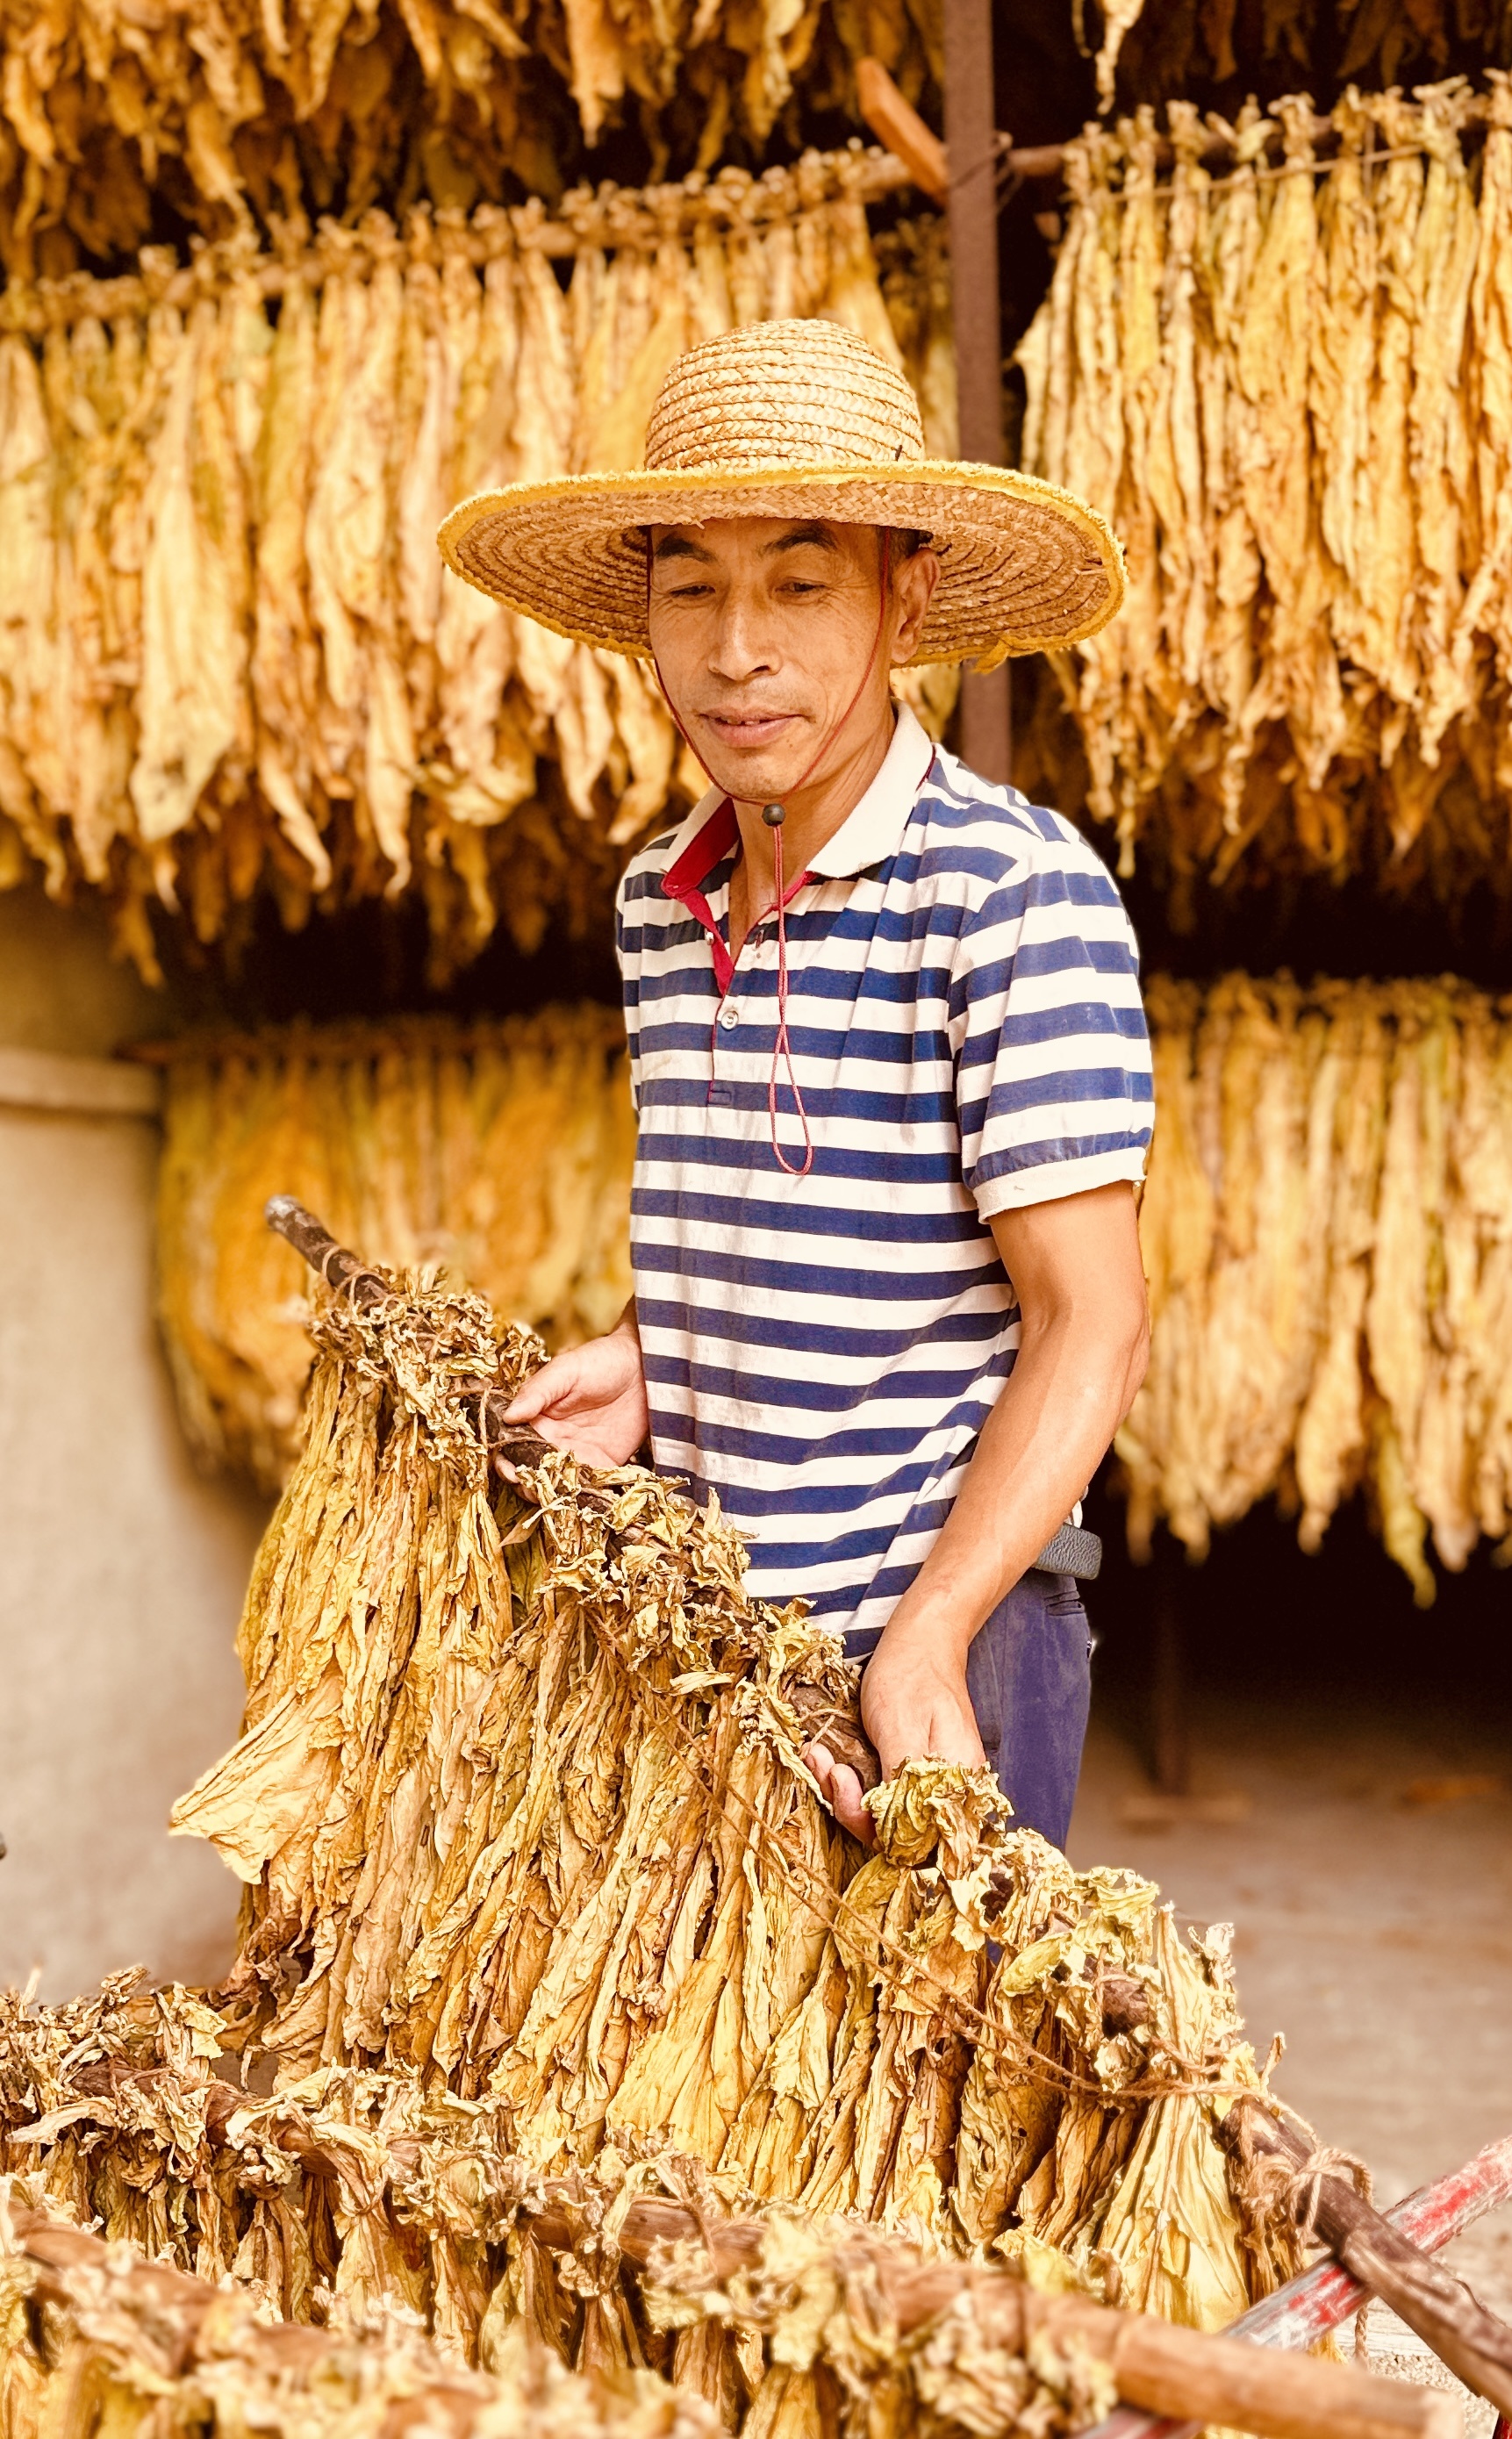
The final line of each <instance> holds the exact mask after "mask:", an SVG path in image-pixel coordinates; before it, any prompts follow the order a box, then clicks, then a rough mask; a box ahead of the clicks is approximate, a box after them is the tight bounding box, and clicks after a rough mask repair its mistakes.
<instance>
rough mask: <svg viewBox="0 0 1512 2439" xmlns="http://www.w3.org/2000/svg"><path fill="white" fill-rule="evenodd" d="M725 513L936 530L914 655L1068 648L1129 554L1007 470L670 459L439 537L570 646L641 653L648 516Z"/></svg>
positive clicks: (1086, 511) (1100, 615)
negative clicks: (931, 579) (689, 463)
mask: <svg viewBox="0 0 1512 2439" xmlns="http://www.w3.org/2000/svg"><path fill="white" fill-rule="evenodd" d="M722 517H780V518H784V519H804V518H821V517H822V518H825V519H827V521H828V522H830V523H831V524H836V525H891V526H894V527H910V526H911V527H914V528H916V530H918V531H921V532H924V533H927V534H929V535H931V536H932V537H933V540H934V547H935V548H936V549H937V550H938V551H939V553H940V580H939V583H938V585H937V587H936V588H935V593H934V600H933V602H932V603H931V605H930V614H929V616H928V618H927V620H926V621H925V624H924V629H923V632H922V633H921V635H920V637H919V645H918V650H916V653H915V654H914V660H915V662H916V663H917V662H922V661H959V660H979V659H985V660H987V661H988V662H989V663H990V662H991V661H993V660H997V659H1001V658H1003V657H1004V656H1005V655H1006V654H1009V653H1023V652H1046V651H1059V650H1064V649H1065V648H1066V647H1067V646H1068V645H1071V644H1078V643H1081V642H1083V641H1084V640H1085V639H1086V637H1087V636H1089V635H1094V634H1095V633H1096V632H1097V630H1098V628H1099V627H1103V626H1106V625H1107V623H1108V620H1109V619H1110V618H1112V616H1113V615H1114V614H1115V612H1116V611H1117V610H1118V608H1119V605H1120V603H1121V602H1122V600H1123V597H1124V569H1123V558H1122V554H1121V553H1120V551H1119V547H1118V544H1117V543H1116V542H1115V541H1114V539H1113V536H1112V532H1111V531H1110V530H1109V527H1108V525H1106V523H1105V522H1104V520H1103V519H1102V518H1101V517H1100V516H1099V515H1098V514H1097V512H1096V510H1095V509H1094V508H1090V507H1087V505H1086V503H1085V502H1084V501H1081V500H1078V499H1076V498H1074V497H1073V495H1072V494H1071V493H1070V492H1069V491H1061V490H1057V489H1056V488H1055V486H1054V485H1053V484H1050V483H1041V482H1040V481H1039V480H1037V478H1036V477H1035V476H1034V475H1032V474H1021V473H1018V472H1014V471H1013V470H1011V469H1007V468H1004V467H1000V466H973V465H969V464H960V463H956V462H954V461H946V460H934V459H930V458H914V459H911V460H910V461H908V462H907V463H906V464H903V465H897V464H895V465H887V466H876V467H870V466H857V465H855V464H850V465H840V466H835V465H830V466H792V465H785V466H784V465H774V466H747V467H740V468H738V469H737V468H732V467H729V466H720V467H710V468H709V469H707V470H706V471H705V470H703V469H702V468H691V469H690V468H686V467H668V468H667V469H665V470H661V469H659V470H657V471H656V472H646V471H644V470H638V471H636V472H631V473H623V474H566V475H560V476H558V477H557V478H556V479H555V480H553V481H551V482H546V483H514V484H511V485H509V486H508V487H507V489H506V490H498V491H483V492H480V493H479V494H478V496H477V497H476V498H475V499H471V500H465V501H464V502H463V503H462V505H461V507H457V508H454V509H453V511H452V513H451V515H450V516H449V517H448V518H447V520H446V523H445V524H444V525H442V527H441V530H440V533H439V535H438V537H437V539H438V541H439V543H440V547H441V553H442V556H443V557H444V559H445V561H446V563H447V565H448V566H449V567H450V568H452V569H453V571H454V573H455V574H456V575H458V576H460V577H463V578H465V579H466V580H467V582H468V583H469V584H473V585H476V586H477V588H478V590H479V591H480V592H482V593H489V594H491V595H492V596H493V598H494V599H495V600H496V601H502V602H503V603H504V604H505V605H506V607H507V608H508V609H510V610H516V611H519V612H520V613H522V614H523V615H524V616H525V617H527V618H534V619H536V620H538V621H539V623H540V624H541V625H542V626H543V627H550V628H551V629H553V630H554V632H556V633H557V634H559V635H567V636H570V637H571V638H572V639H573V640H574V642H577V643H582V644H596V645H598V646H599V647H601V648H602V649H603V650H608V651H612V652H626V653H630V654H632V655H634V656H636V657H638V658H641V659H649V656H650V639H649V634H648V632H647V624H646V596H647V545H646V541H645V537H644V533H643V531H642V528H644V527H645V526H647V525H703V524H706V523H708V522H710V521H711V520H713V519H716V518H722Z"/></svg>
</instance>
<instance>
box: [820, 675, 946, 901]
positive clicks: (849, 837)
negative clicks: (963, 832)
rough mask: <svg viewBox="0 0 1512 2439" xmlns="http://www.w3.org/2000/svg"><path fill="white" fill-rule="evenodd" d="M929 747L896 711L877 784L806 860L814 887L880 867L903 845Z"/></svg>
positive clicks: (905, 714) (904, 712)
mask: <svg viewBox="0 0 1512 2439" xmlns="http://www.w3.org/2000/svg"><path fill="white" fill-rule="evenodd" d="M933 761H934V740H933V739H932V738H931V737H930V736H929V735H928V733H927V732H926V731H925V730H924V729H923V728H921V727H920V725H919V723H918V721H916V719H915V717H914V714H913V713H912V712H911V711H910V709H909V707H908V705H907V703H899V704H898V721H897V724H896V726H895V727H894V729H893V741H892V743H891V745H889V747H888V749H887V754H886V758H885V759H884V761H883V763H882V767H881V770H880V771H879V772H878V774H877V776H876V778H875V779H874V780H873V781H872V783H871V786H870V787H869V788H868V789H867V791H866V792H865V794H864V795H863V798H862V800H861V802H860V804H859V805H856V806H854V807H853V808H852V810H850V811H849V812H848V813H847V814H846V815H845V820H844V821H843V822H842V823H841V825H840V828H839V829H838V830H836V832H835V835H834V837H833V838H832V839H831V840H830V841H829V842H828V845H827V846H822V847H821V848H820V849H819V852H818V854H817V855H814V856H810V857H809V874H810V876H811V878H812V879H813V880H815V881H848V880H849V879H850V878H851V877H852V875H853V874H855V873H858V872H865V871H867V870H868V869H869V868H870V866H871V865H872V864H874V863H885V862H886V860H887V858H888V856H890V855H896V854H897V852H898V848H899V846H901V845H902V839H903V832H904V830H905V829H906V828H908V817H909V815H910V813H911V812H912V811H913V810H914V807H915V806H916V804H917V802H918V792H919V790H920V789H921V788H922V786H923V785H924V782H925V780H926V779H927V778H928V776H929V767H930V764H931V763H932V762H933Z"/></svg>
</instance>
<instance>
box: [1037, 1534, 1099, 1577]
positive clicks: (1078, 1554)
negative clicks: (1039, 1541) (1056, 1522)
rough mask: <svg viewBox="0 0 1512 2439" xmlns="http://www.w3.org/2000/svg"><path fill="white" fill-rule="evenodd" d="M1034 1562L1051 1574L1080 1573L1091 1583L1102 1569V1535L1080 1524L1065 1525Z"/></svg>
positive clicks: (1047, 1573) (1077, 1574)
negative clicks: (1086, 1529) (1084, 1528)
mask: <svg viewBox="0 0 1512 2439" xmlns="http://www.w3.org/2000/svg"><path fill="white" fill-rule="evenodd" d="M1034 1563H1035V1565H1036V1566H1037V1567H1041V1568H1042V1569H1043V1571H1044V1573H1045V1574H1046V1575H1047V1576H1081V1578H1082V1580H1083V1581H1084V1582H1085V1583H1091V1582H1092V1580H1093V1577H1094V1576H1097V1575H1100V1574H1101V1572H1102V1538H1101V1536H1100V1535H1099V1534H1096V1533H1088V1532H1086V1531H1084V1530H1083V1528H1082V1526H1081V1525H1079V1524H1062V1525H1061V1527H1060V1530H1059V1532H1058V1534H1057V1535H1056V1537H1055V1540H1053V1541H1047V1542H1046V1543H1045V1545H1044V1548H1043V1549H1042V1550H1041V1553H1040V1556H1039V1557H1038V1558H1036V1560H1035V1562H1034Z"/></svg>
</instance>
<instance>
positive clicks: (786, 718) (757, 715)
mask: <svg viewBox="0 0 1512 2439" xmlns="http://www.w3.org/2000/svg"><path fill="white" fill-rule="evenodd" d="M798 717H799V715H798V713H797V712H795V711H705V712H702V713H701V714H700V718H701V719H702V720H703V721H704V722H705V724H706V725H707V726H708V727H709V728H711V729H712V730H713V731H714V734H715V736H716V737H717V738H718V739H719V740H720V744H721V745H733V746H736V747H738V748H742V749H744V750H745V751H747V752H749V751H751V750H752V749H753V748H760V747H761V746H764V745H775V744H776V743H777V742H778V740H779V739H781V738H783V737H786V735H787V734H788V731H789V730H790V729H791V728H792V726H793V725H794V723H795V721H797V719H798Z"/></svg>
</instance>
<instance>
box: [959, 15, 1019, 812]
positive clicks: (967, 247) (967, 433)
mask: <svg viewBox="0 0 1512 2439" xmlns="http://www.w3.org/2000/svg"><path fill="white" fill-rule="evenodd" d="M945 150H946V154H947V157H948V160H949V164H950V174H951V185H950V227H951V282H952V297H953V307H954V317H955V378H956V394H957V400H958V404H959V415H960V436H961V438H960V447H961V454H962V456H963V457H965V458H968V459H969V460H971V461H973V462H974V463H975V464H977V465H979V466H1001V465H1002V463H1003V455H1004V452H1003V335H1002V322H1001V317H1000V312H999V305H998V177H997V165H998V151H999V145H998V135H997V123H996V111H995V108H994V102H993V83H992V7H991V0H945ZM961 752H962V755H963V757H964V758H965V759H966V761H967V762H968V763H969V765H970V767H971V769H972V770H973V771H976V772H978V773H980V774H981V776H982V777H983V778H984V779H993V780H1005V779H1006V778H1007V777H1008V776H1009V774H1010V770H1011V766H1012V759H1013V738H1012V727H1011V712H1010V697H1009V693H1008V669H1007V664H1006V663H1005V664H1004V665H1003V667H1002V668H996V669H993V670H991V671H990V672H989V673H987V674H986V675H984V674H983V673H981V672H980V671H977V670H973V669H968V670H967V671H966V672H965V673H964V675H963V677H962V680H961Z"/></svg>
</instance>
